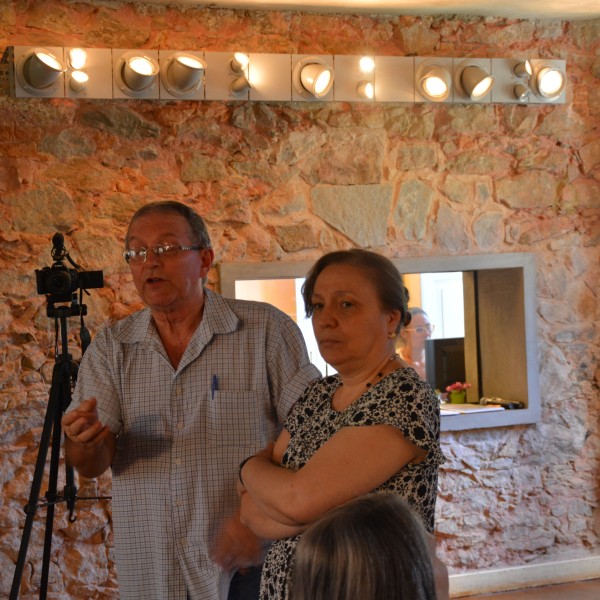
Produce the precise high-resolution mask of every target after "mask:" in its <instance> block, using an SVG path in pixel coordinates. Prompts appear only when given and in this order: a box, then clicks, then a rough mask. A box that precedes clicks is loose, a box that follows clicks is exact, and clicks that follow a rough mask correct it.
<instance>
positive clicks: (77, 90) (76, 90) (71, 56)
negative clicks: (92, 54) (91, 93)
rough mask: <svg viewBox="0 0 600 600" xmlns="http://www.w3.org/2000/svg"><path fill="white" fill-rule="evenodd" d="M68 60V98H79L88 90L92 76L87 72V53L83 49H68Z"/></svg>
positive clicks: (66, 53)
mask: <svg viewBox="0 0 600 600" xmlns="http://www.w3.org/2000/svg"><path fill="white" fill-rule="evenodd" d="M65 56H66V59H67V85H68V88H67V90H66V93H67V95H68V96H71V95H72V96H74V97H77V96H79V95H80V94H83V93H84V92H85V90H86V88H87V85H88V83H89V80H90V76H89V75H88V74H87V72H86V70H85V69H86V67H87V52H86V51H85V50H84V49H83V48H67V49H66V50H65Z"/></svg>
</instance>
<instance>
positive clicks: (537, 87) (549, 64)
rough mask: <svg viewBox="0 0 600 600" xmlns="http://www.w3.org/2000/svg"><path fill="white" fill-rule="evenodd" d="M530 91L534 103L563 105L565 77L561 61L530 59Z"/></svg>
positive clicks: (563, 64) (563, 65)
mask: <svg viewBox="0 0 600 600" xmlns="http://www.w3.org/2000/svg"><path fill="white" fill-rule="evenodd" d="M529 62H530V63H531V71H532V73H531V90H532V91H533V93H534V95H535V101H536V102H540V101H541V102H551V103H564V102H565V100H566V87H567V75H566V71H565V63H564V61H562V60H546V59H531V60H530V61H529Z"/></svg>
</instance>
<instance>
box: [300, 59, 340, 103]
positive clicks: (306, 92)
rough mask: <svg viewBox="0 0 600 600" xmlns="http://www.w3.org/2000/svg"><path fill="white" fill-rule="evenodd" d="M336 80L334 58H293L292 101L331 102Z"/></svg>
mask: <svg viewBox="0 0 600 600" xmlns="http://www.w3.org/2000/svg"><path fill="white" fill-rule="evenodd" d="M334 78H335V75H334V70H333V56H329V55H327V56H323V55H319V56H315V55H294V56H292V100H297V101H301V100H305V101H315V100H325V101H326V100H331V99H332V98H333V93H332V90H333V82H334Z"/></svg>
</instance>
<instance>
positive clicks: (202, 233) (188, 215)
mask: <svg viewBox="0 0 600 600" xmlns="http://www.w3.org/2000/svg"><path fill="white" fill-rule="evenodd" d="M151 213H162V214H177V215H180V216H182V217H183V218H184V219H185V220H186V221H187V222H188V225H189V226H190V230H191V232H192V238H193V240H192V241H193V243H194V244H197V245H199V246H202V247H203V248H210V247H211V244H210V236H209V235H208V229H207V228H206V223H205V222H204V220H203V219H202V217H201V216H200V215H199V214H198V213H197V212H196V211H195V210H194V209H193V208H191V207H189V206H187V205H186V204H182V203H181V202H175V201H174V200H164V201H160V202H150V203H149V204H144V206H142V207H141V208H139V209H138V210H137V211H136V212H135V214H134V215H133V217H131V221H130V222H129V227H128V228H127V235H126V236H125V246H126V247H127V246H128V245H129V231H130V229H131V226H132V225H133V224H134V223H135V221H137V220H138V219H139V218H140V217H143V216H145V215H148V214H151Z"/></svg>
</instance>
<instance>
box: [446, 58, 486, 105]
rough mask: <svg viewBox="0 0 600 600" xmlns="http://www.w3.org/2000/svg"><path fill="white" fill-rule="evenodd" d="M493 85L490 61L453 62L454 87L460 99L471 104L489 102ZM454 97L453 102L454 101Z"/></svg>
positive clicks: (468, 60) (469, 60)
mask: <svg viewBox="0 0 600 600" xmlns="http://www.w3.org/2000/svg"><path fill="white" fill-rule="evenodd" d="M493 85H494V77H493V76H492V75H491V61H490V59H489V58H488V59H467V60H462V61H460V62H458V61H456V60H455V62H454V87H455V90H456V92H457V93H458V95H459V96H460V97H462V98H463V99H465V100H469V101H471V102H484V101H485V102H489V101H490V92H491V90H492V87H493ZM456 99H457V98H456V96H455V100H456Z"/></svg>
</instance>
